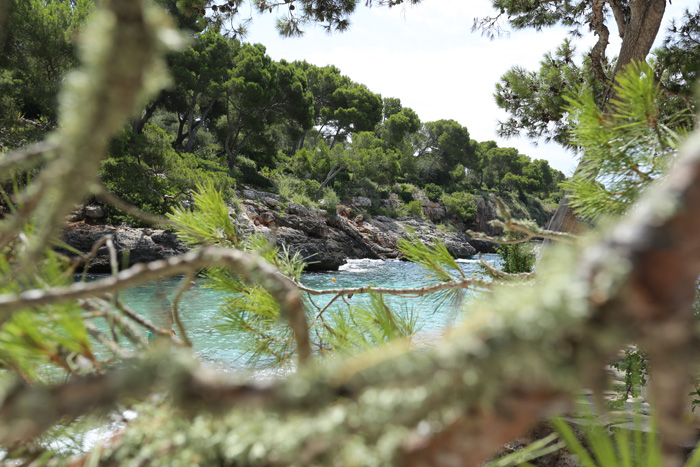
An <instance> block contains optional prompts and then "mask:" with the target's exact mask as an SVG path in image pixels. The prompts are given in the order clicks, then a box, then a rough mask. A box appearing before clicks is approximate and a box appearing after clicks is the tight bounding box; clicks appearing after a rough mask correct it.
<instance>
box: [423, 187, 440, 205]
mask: <svg viewBox="0 0 700 467" xmlns="http://www.w3.org/2000/svg"><path fill="white" fill-rule="evenodd" d="M423 192H425V195H426V196H427V197H428V199H429V200H430V201H437V200H439V199H440V197H441V196H442V188H440V187H439V186H437V185H436V184H434V183H428V184H427V185H425V187H423Z"/></svg>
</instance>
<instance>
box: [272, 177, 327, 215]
mask: <svg viewBox="0 0 700 467" xmlns="http://www.w3.org/2000/svg"><path fill="white" fill-rule="evenodd" d="M317 190H318V186H315V184H314V183H306V181H305V180H299V179H296V178H294V177H289V176H282V177H281V178H280V179H279V180H278V181H277V193H278V194H279V195H280V196H281V197H283V198H285V199H288V200H289V201H291V202H293V203H294V204H298V205H300V206H307V207H310V206H316V205H317V203H316V202H315V201H312V198H313V197H315V196H316V191H317Z"/></svg>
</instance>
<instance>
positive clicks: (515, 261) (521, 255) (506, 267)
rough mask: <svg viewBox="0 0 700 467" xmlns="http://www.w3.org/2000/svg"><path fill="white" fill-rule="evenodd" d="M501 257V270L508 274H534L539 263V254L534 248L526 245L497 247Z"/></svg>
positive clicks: (514, 244)
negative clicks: (536, 264) (537, 262)
mask: <svg viewBox="0 0 700 467" xmlns="http://www.w3.org/2000/svg"><path fill="white" fill-rule="evenodd" d="M496 251H497V252H498V256H500V257H501V261H502V263H503V264H502V266H501V270H502V271H503V272H506V273H508V274H519V273H522V272H532V270H533V269H534V268H535V262H536V261H537V254H536V253H535V251H534V250H533V248H532V246H531V245H529V244H526V243H513V244H504V245H499V246H498V247H496Z"/></svg>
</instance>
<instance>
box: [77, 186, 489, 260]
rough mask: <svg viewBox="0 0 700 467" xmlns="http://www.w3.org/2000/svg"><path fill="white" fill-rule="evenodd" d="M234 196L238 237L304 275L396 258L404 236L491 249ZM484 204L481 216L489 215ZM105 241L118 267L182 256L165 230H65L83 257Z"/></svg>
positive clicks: (466, 252)
mask: <svg viewBox="0 0 700 467" xmlns="http://www.w3.org/2000/svg"><path fill="white" fill-rule="evenodd" d="M239 195H240V197H241V198H242V199H243V200H242V207H243V209H242V212H241V213H238V214H236V213H235V211H234V210H233V209H230V210H229V214H230V215H231V216H233V217H234V218H235V221H236V223H237V225H238V228H239V231H240V232H242V233H243V235H250V234H252V233H254V232H259V233H262V234H263V235H265V236H266V237H267V238H269V239H270V240H272V241H274V242H276V244H277V245H279V246H282V245H284V246H285V247H286V248H287V249H289V251H290V252H291V253H296V252H298V253H299V254H300V255H301V256H302V257H303V258H304V260H305V261H306V263H307V269H308V270H335V269H338V267H340V266H341V265H343V264H344V263H345V262H346V260H347V259H351V258H356V259H360V258H372V259H389V258H400V257H401V253H400V252H399V250H398V248H397V247H398V243H399V240H400V239H401V238H404V237H406V236H407V235H408V232H409V231H412V232H414V234H415V235H416V236H417V237H418V239H420V240H421V241H422V242H423V243H426V244H430V243H432V242H433V241H434V240H435V239H439V240H441V241H442V242H443V243H444V244H445V246H446V247H447V249H448V251H449V252H450V253H451V254H452V255H453V256H455V257H456V258H468V257H470V256H472V255H474V254H476V253H477V251H479V252H490V251H492V247H493V245H492V244H489V242H484V241H482V240H475V239H471V238H470V237H469V236H468V235H466V234H464V233H456V232H454V231H448V230H446V229H444V228H441V229H438V227H437V226H436V225H435V224H434V223H433V222H431V221H430V220H425V219H422V218H413V217H405V218H401V219H391V218H388V217H384V216H375V217H372V218H369V216H367V217H365V216H362V215H358V213H357V212H353V209H351V208H348V207H344V206H341V205H339V206H338V216H337V217H336V218H334V219H333V220H329V219H328V216H327V213H326V211H324V210H321V209H317V208H307V207H304V206H299V205H297V204H294V203H291V202H287V201H286V200H284V199H282V198H280V197H279V196H277V195H274V194H271V193H265V192H259V191H254V190H244V191H242V192H241V193H239ZM360 198H361V197H358V198H356V199H355V200H354V201H356V202H357V203H358V204H359V205H361V206H362V205H364V204H366V203H367V202H368V201H369V199H368V198H361V199H360ZM394 201H395V200H394ZM370 203H371V202H370ZM483 204H484V206H482V207H481V208H480V209H481V210H488V209H490V206H488V205H487V204H486V203H483ZM424 208H425V209H424V212H425V211H426V210H427V212H428V213H429V214H430V218H431V219H433V218H434V220H442V219H445V216H446V213H445V209H444V207H443V206H442V205H441V204H438V203H431V202H429V201H424ZM487 214H488V213H487ZM86 222H87V219H86ZM478 222H481V221H478ZM489 227H490V226H489ZM105 235H112V236H113V238H114V244H115V247H116V248H117V253H118V257H119V262H120V263H119V264H120V266H125V265H127V266H130V265H133V264H136V263H139V262H147V261H153V260H157V259H164V258H168V257H170V256H174V255H178V254H181V253H184V252H185V251H187V247H186V246H185V245H184V244H183V243H181V242H179V241H178V240H177V238H176V236H175V235H174V234H172V233H170V232H167V231H164V230H157V229H137V228H115V227H110V226H99V225H88V224H86V223H84V222H76V223H73V224H70V225H69V227H68V228H67V229H66V231H65V234H64V240H65V241H66V243H68V244H69V245H70V246H72V247H74V248H76V249H77V250H79V251H81V252H84V253H87V252H89V251H90V250H91V249H92V246H93V245H94V244H95V243H96V242H97V241H99V240H100V238H102V237H104V236H105ZM91 270H93V271H101V272H109V270H110V265H109V252H108V251H107V248H106V247H102V248H100V250H99V251H98V257H97V258H95V259H94V260H93V261H92V263H91Z"/></svg>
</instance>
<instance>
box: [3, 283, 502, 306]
mask: <svg viewBox="0 0 700 467" xmlns="http://www.w3.org/2000/svg"><path fill="white" fill-rule="evenodd" d="M474 285H477V286H481V287H485V288H489V287H491V286H492V285H493V284H492V283H491V281H487V280H485V279H473V278H467V279H460V280H452V281H444V282H439V283H437V284H434V285H428V286H425V287H412V288H404V289H395V288H388V287H373V286H364V287H354V288H347V289H326V290H319V289H311V288H309V287H306V286H305V285H302V284H297V286H298V287H299V290H301V291H302V292H306V293H308V294H311V295H348V294H353V295H354V294H365V293H376V294H384V295H399V296H412V297H421V296H423V295H428V294H431V293H435V292H440V291H441V290H448V289H464V288H467V287H470V286H474ZM1 303H2V296H1V295H0V309H1V306H2V305H1Z"/></svg>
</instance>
